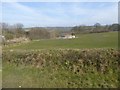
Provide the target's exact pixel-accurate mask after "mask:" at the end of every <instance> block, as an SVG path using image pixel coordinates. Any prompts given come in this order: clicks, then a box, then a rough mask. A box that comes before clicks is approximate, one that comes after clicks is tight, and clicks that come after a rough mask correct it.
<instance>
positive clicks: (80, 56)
mask: <svg viewBox="0 0 120 90" xmlns="http://www.w3.org/2000/svg"><path fill="white" fill-rule="evenodd" d="M77 37H78V38H75V39H66V40H65V39H46V40H40V41H30V42H28V43H21V44H15V45H9V46H5V47H3V65H2V66H3V67H2V68H3V69H2V71H3V72H2V76H3V77H2V79H3V80H2V86H3V87H4V88H18V87H19V86H21V88H108V87H109V88H116V87H119V85H120V79H118V76H119V75H118V72H119V64H120V63H119V62H120V61H119V60H120V53H119V51H118V50H117V49H118V33H117V32H107V33H94V34H79V35H77ZM10 49H12V50H13V51H11V50H10Z"/></svg>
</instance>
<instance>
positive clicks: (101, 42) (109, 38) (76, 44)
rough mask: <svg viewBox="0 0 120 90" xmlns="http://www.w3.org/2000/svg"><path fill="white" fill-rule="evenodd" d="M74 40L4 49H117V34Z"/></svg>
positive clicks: (45, 41)
mask: <svg viewBox="0 0 120 90" xmlns="http://www.w3.org/2000/svg"><path fill="white" fill-rule="evenodd" d="M77 37H78V38H75V39H66V40H64V39H51V40H50V39H48V40H40V41H31V42H29V43H26V44H20V45H16V46H9V47H6V48H5V49H21V50H23V49H24V50H25V49H26V50H28V49H59V48H63V49H65V48H74V49H81V48H117V47H118V32H107V33H94V34H79V35H77Z"/></svg>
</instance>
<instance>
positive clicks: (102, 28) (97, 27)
mask: <svg viewBox="0 0 120 90" xmlns="http://www.w3.org/2000/svg"><path fill="white" fill-rule="evenodd" d="M119 29H120V25H119V24H112V25H101V24H100V23H96V24H94V25H93V26H85V25H81V26H75V27H73V28H72V30H71V31H72V32H74V33H76V34H78V33H101V32H109V31H119Z"/></svg>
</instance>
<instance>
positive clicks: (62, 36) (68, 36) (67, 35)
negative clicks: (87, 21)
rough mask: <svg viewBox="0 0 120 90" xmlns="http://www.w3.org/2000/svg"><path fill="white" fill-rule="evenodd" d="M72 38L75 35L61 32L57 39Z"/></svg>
mask: <svg viewBox="0 0 120 90" xmlns="http://www.w3.org/2000/svg"><path fill="white" fill-rule="evenodd" d="M72 38H76V37H75V35H71V34H62V35H61V36H60V37H59V39H72Z"/></svg>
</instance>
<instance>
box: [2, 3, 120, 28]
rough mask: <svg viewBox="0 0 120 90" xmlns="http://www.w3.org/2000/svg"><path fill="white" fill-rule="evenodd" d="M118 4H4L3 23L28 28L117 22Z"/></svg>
mask: <svg viewBox="0 0 120 90" xmlns="http://www.w3.org/2000/svg"><path fill="white" fill-rule="evenodd" d="M117 8H118V6H117V3H55V2H54V3H38V6H36V3H32V5H31V6H30V5H29V3H26V4H25V3H18V2H10V3H3V21H5V22H8V23H11V24H14V23H18V22H19V23H23V24H24V25H25V26H26V27H28V26H74V25H79V24H94V23H96V22H99V23H102V24H111V23H114V22H117V17H118V12H117Z"/></svg>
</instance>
